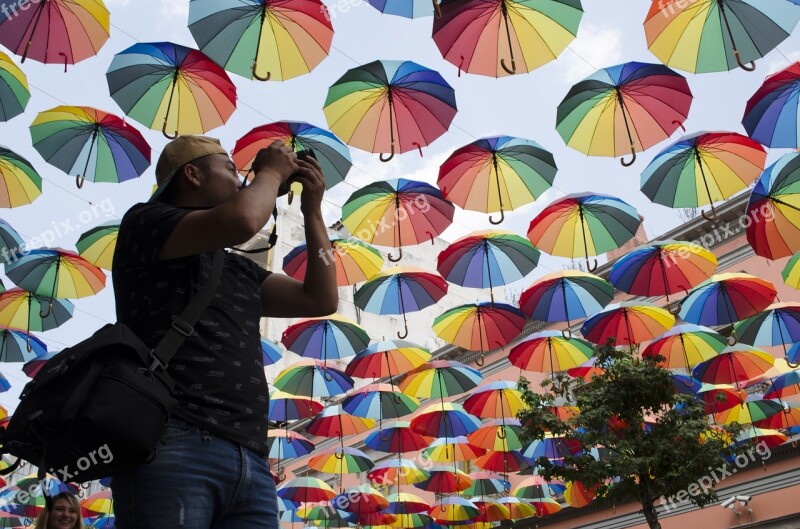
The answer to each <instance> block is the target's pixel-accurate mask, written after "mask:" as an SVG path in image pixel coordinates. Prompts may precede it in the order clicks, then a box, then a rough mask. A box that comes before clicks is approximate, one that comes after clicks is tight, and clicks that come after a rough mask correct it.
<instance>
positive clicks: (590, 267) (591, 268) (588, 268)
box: [586, 259, 597, 272]
mask: <svg viewBox="0 0 800 529" xmlns="http://www.w3.org/2000/svg"><path fill="white" fill-rule="evenodd" d="M595 270H597V259H594V264H592V265H590V264H589V260H588V259H587V260H586V271H587V272H594V271H595Z"/></svg>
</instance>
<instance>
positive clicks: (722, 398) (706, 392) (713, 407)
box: [693, 379, 769, 415]
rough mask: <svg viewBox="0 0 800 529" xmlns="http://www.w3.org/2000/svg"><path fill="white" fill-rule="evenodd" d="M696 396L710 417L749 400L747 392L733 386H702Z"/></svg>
mask: <svg viewBox="0 0 800 529" xmlns="http://www.w3.org/2000/svg"><path fill="white" fill-rule="evenodd" d="M693 380H694V379H693ZM695 395H696V396H697V398H699V399H700V400H702V401H703V404H704V405H705V410H706V413H707V414H709V415H710V414H716V413H719V412H722V411H725V410H727V409H728V408H732V407H734V406H739V405H740V404H742V403H744V401H745V400H746V399H747V392H746V391H745V390H744V389H737V387H736V386H734V385H732V384H701V386H700V388H699V389H698V390H697V392H696V393H695ZM765 398H769V397H765Z"/></svg>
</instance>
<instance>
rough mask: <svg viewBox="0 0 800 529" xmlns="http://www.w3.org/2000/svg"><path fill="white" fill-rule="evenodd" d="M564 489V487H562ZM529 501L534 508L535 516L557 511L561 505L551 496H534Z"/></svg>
mask: <svg viewBox="0 0 800 529" xmlns="http://www.w3.org/2000/svg"><path fill="white" fill-rule="evenodd" d="M564 490H565V491H566V487H564ZM529 503H530V504H531V505H532V506H533V508H534V509H536V516H548V515H551V514H555V513H557V512H559V511H560V510H561V509H562V507H561V504H560V503H558V502H557V501H556V500H554V499H553V498H536V499H532V500H530V501H529Z"/></svg>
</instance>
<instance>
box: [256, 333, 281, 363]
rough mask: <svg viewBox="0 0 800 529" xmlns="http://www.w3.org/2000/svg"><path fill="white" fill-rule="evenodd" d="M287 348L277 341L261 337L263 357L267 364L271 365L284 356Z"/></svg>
mask: <svg viewBox="0 0 800 529" xmlns="http://www.w3.org/2000/svg"><path fill="white" fill-rule="evenodd" d="M284 353H285V350H284V349H283V347H281V345H280V344H279V343H277V342H273V341H272V340H267V339H265V338H262V339H261V357H262V360H263V361H264V365H265V366H270V365H272V364H274V363H275V362H277V361H278V360H280V359H281V358H283V355H284Z"/></svg>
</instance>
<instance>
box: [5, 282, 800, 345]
mask: <svg viewBox="0 0 800 529" xmlns="http://www.w3.org/2000/svg"><path fill="white" fill-rule="evenodd" d="M0 297H2V294H0ZM733 328H734V330H735V331H736V336H737V337H738V339H739V341H741V342H742V343H746V344H750V345H755V346H758V347H774V346H778V345H780V346H783V354H784V355H787V353H788V352H787V347H786V346H787V345H790V344H794V343H797V342H800V304H798V303H773V304H772V305H770V306H769V307H767V308H766V309H764V311H763V312H761V313H759V314H756V315H755V316H750V317H749V318H747V319H746V320H744V321H740V322H739V323H737V324H736V325H734V327H733Z"/></svg>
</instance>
